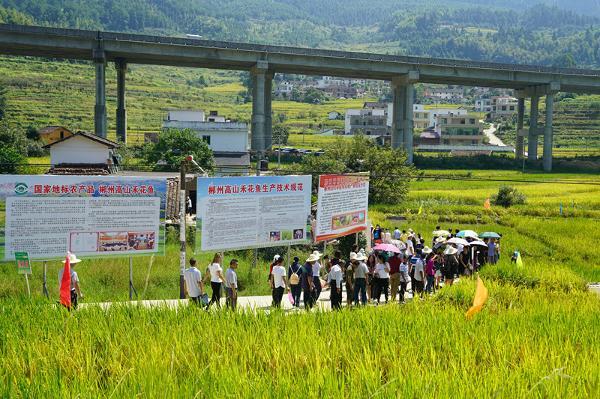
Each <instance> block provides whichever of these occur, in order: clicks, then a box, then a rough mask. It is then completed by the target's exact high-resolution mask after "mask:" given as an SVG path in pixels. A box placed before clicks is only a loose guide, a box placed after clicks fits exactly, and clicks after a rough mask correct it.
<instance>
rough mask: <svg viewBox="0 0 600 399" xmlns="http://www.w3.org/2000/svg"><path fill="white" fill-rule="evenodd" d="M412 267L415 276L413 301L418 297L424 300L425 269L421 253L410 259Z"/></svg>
mask: <svg viewBox="0 0 600 399" xmlns="http://www.w3.org/2000/svg"><path fill="white" fill-rule="evenodd" d="M410 267H411V269H412V275H413V279H412V286H413V287H412V288H413V299H414V298H416V296H417V295H419V296H420V297H421V298H422V297H423V288H424V286H425V267H424V265H423V259H421V254H420V253H416V254H414V255H413V256H412V257H411V258H410Z"/></svg>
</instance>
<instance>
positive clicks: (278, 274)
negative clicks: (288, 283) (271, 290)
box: [271, 266, 286, 288]
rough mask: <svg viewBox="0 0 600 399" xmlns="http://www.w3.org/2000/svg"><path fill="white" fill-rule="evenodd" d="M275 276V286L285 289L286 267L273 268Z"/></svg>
mask: <svg viewBox="0 0 600 399" xmlns="http://www.w3.org/2000/svg"><path fill="white" fill-rule="evenodd" d="M271 274H272V275H273V286H274V287H275V288H279V287H283V288H285V281H283V278H284V277H285V274H286V273H285V267H283V266H273V271H272V272H271Z"/></svg>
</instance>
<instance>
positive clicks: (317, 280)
mask: <svg viewBox="0 0 600 399" xmlns="http://www.w3.org/2000/svg"><path fill="white" fill-rule="evenodd" d="M322 256H323V254H322V253H320V252H319V251H316V250H315V251H313V253H312V254H311V257H314V259H315V260H314V261H313V262H312V263H311V266H312V278H313V294H314V296H315V302H316V301H318V300H319V296H321V289H322V287H321V269H322V266H321V263H320V262H319V259H321V257H322ZM307 262H308V260H307Z"/></svg>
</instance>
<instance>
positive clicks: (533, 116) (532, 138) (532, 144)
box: [527, 94, 540, 161]
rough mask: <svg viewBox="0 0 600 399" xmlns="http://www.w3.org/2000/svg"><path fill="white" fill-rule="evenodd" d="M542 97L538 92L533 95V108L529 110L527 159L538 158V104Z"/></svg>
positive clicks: (533, 159)
mask: <svg viewBox="0 0 600 399" xmlns="http://www.w3.org/2000/svg"><path fill="white" fill-rule="evenodd" d="M539 100H540V97H539V95H538V94H533V95H532V96H531V110H530V111H529V134H528V136H527V160H529V161H535V160H537V146H538V106H539Z"/></svg>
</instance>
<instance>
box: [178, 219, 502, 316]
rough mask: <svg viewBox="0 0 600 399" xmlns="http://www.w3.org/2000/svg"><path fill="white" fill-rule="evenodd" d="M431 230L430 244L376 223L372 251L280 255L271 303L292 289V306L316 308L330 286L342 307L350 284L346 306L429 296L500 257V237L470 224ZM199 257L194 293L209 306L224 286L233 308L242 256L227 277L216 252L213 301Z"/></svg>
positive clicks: (190, 280)
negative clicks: (481, 232)
mask: <svg viewBox="0 0 600 399" xmlns="http://www.w3.org/2000/svg"><path fill="white" fill-rule="evenodd" d="M492 234H496V233H492ZM432 236H433V238H432V241H431V245H430V246H429V245H426V242H425V239H424V238H423V237H422V236H421V234H420V233H416V232H414V231H413V230H412V229H408V230H402V231H401V230H399V229H398V228H395V229H394V230H393V231H392V232H390V230H389V229H384V228H382V227H380V226H379V225H377V226H375V227H372V228H371V236H370V244H371V245H370V247H371V249H370V250H369V251H367V250H365V249H359V248H358V246H354V247H353V248H352V250H351V251H350V252H349V253H348V254H347V257H345V256H344V255H343V254H342V253H341V252H340V251H335V252H334V253H333V256H331V257H330V256H329V255H324V254H322V253H321V252H319V251H318V250H315V251H313V252H312V253H311V254H310V255H309V256H308V257H307V258H306V259H304V260H301V259H300V258H299V257H294V258H293V262H291V264H289V265H287V267H286V266H284V259H283V257H281V256H279V255H275V257H274V258H273V261H272V262H271V264H270V267H269V274H268V283H269V284H270V287H271V291H272V305H273V307H275V308H279V307H281V303H282V300H283V298H284V295H285V293H286V292H288V293H289V294H288V295H289V298H290V302H291V303H292V306H293V307H295V308H300V304H301V302H302V303H303V306H304V307H305V308H306V309H311V308H312V307H313V306H315V304H316V303H317V301H318V300H319V297H320V296H321V292H322V290H323V289H326V288H329V290H330V301H331V307H332V309H341V307H342V304H343V292H344V288H345V292H346V306H348V307H351V306H364V305H366V304H367V303H369V302H370V303H374V304H380V303H381V302H382V297H383V301H384V302H385V303H387V302H389V301H392V302H395V301H396V300H398V302H399V303H405V300H406V299H407V293H409V292H412V295H413V297H420V298H423V296H424V295H425V294H427V293H429V294H433V293H434V292H435V291H436V290H438V289H440V287H441V286H442V285H452V284H453V282H454V281H455V279H456V278H457V277H460V276H469V275H471V274H473V273H475V272H476V271H477V270H479V268H481V266H482V265H484V264H485V263H488V262H489V263H496V262H497V261H498V259H499V257H500V239H499V237H500V235H497V236H498V238H483V239H480V238H479V236H478V235H477V233H475V232H473V231H471V230H464V231H460V230H458V229H448V230H442V229H441V228H440V226H437V227H436V230H435V231H434V232H433V233H432ZM195 263H196V262H195V260H194V259H192V260H190V265H191V266H190V268H189V269H187V270H186V271H185V274H184V278H185V282H186V289H187V291H188V295H189V296H190V298H191V299H192V300H193V301H194V302H196V303H199V304H204V305H205V306H206V307H207V308H210V306H211V305H212V304H215V305H216V306H220V299H221V288H222V285H223V286H224V288H225V294H226V304H227V306H228V307H229V308H232V309H235V308H236V304H237V290H238V284H237V274H236V271H235V270H236V268H237V263H238V261H237V260H236V259H232V260H231V261H230V262H229V268H228V269H227V271H226V273H225V275H223V269H222V268H221V264H222V257H221V255H220V254H215V256H214V258H213V261H212V262H211V264H210V265H209V266H208V268H207V272H206V281H207V282H208V280H209V279H210V285H211V288H212V298H211V299H210V301H208V297H207V295H206V294H204V285H203V281H202V278H201V273H200V271H199V270H198V269H197V268H196V267H195Z"/></svg>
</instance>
